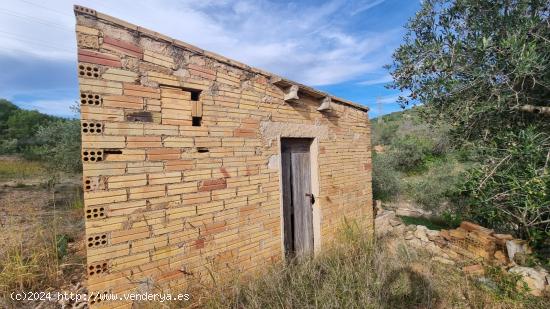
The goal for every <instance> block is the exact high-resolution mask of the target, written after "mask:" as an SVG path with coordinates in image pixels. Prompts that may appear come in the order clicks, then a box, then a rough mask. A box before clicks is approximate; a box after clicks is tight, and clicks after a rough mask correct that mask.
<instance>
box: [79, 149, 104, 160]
mask: <svg viewBox="0 0 550 309" xmlns="http://www.w3.org/2000/svg"><path fill="white" fill-rule="evenodd" d="M103 155H104V154H103V150H101V149H84V150H83V151H82V161H84V162H87V163H91V162H100V161H103Z"/></svg>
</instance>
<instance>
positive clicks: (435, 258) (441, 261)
mask: <svg viewBox="0 0 550 309" xmlns="http://www.w3.org/2000/svg"><path fill="white" fill-rule="evenodd" d="M432 261H435V262H439V263H441V264H446V265H455V262H453V261H451V260H449V259H446V258H442V257H439V256H434V257H433V258H432Z"/></svg>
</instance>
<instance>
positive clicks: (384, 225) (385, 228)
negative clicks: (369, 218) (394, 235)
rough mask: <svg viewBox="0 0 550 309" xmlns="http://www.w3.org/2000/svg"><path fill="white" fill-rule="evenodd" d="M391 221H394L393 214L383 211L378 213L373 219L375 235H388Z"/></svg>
mask: <svg viewBox="0 0 550 309" xmlns="http://www.w3.org/2000/svg"><path fill="white" fill-rule="evenodd" d="M391 220H395V212H393V211H389V210H383V211H382V212H381V213H379V214H378V216H376V219H374V226H375V231H376V235H378V236H382V235H385V234H387V233H389V232H390V230H391V229H392V226H391V224H390V221H391Z"/></svg>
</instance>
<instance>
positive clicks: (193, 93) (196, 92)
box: [191, 91, 201, 101]
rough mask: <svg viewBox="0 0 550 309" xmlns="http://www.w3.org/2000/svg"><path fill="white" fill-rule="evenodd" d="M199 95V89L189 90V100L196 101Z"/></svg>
mask: <svg viewBox="0 0 550 309" xmlns="http://www.w3.org/2000/svg"><path fill="white" fill-rule="evenodd" d="M200 96H201V92H200V91H191V101H198V100H199V97H200Z"/></svg>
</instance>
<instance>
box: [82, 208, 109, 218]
mask: <svg viewBox="0 0 550 309" xmlns="http://www.w3.org/2000/svg"><path fill="white" fill-rule="evenodd" d="M103 218H105V207H103V206H101V207H88V209H86V219H90V220H93V219H103Z"/></svg>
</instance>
